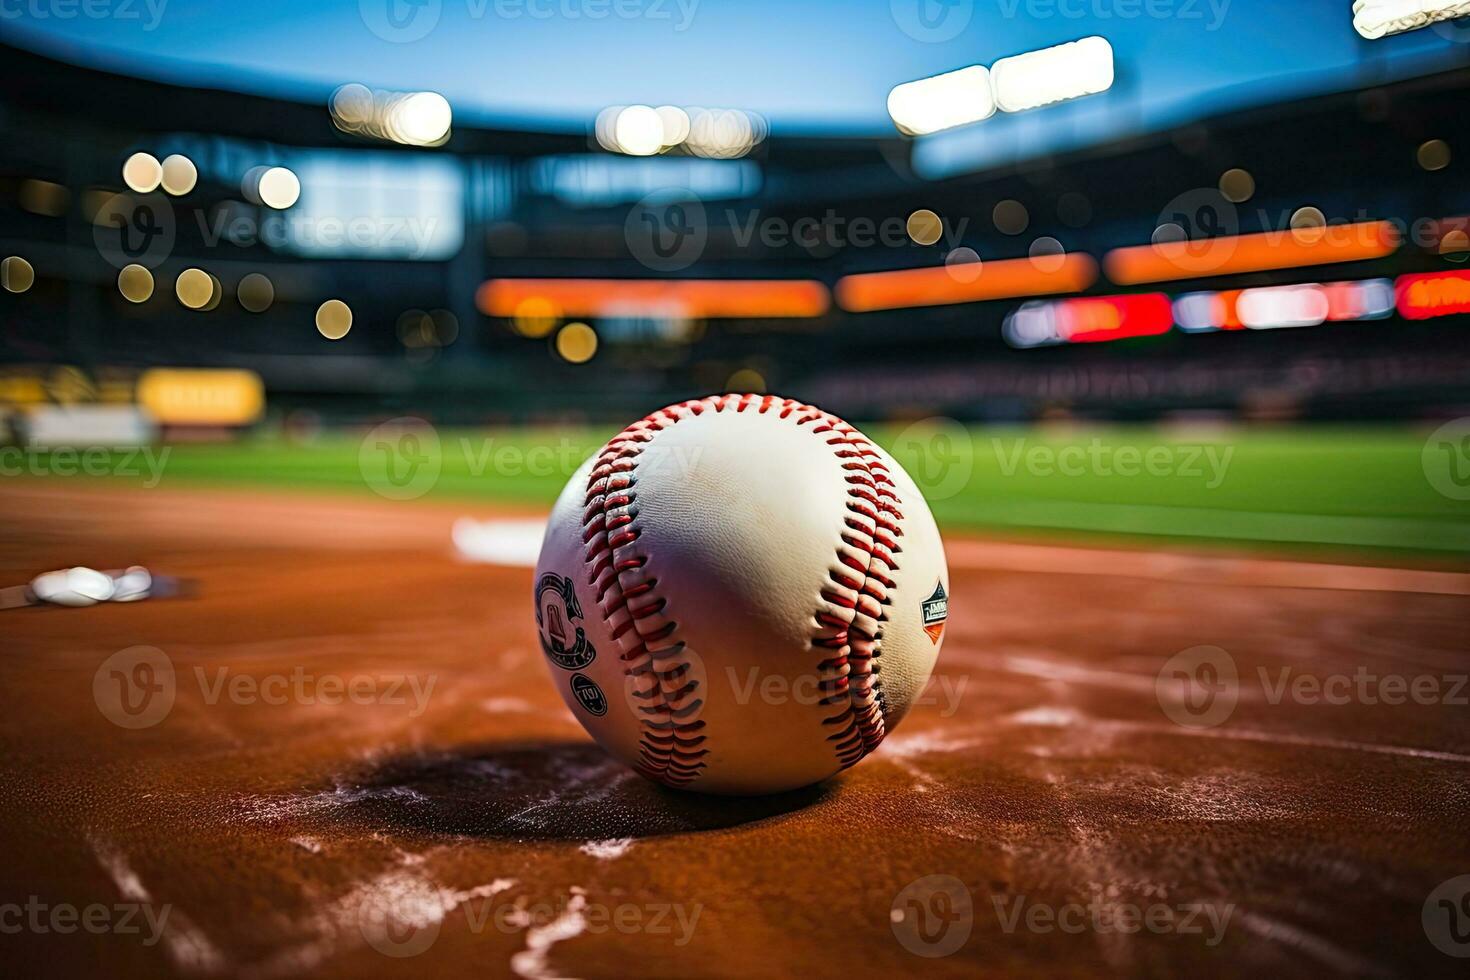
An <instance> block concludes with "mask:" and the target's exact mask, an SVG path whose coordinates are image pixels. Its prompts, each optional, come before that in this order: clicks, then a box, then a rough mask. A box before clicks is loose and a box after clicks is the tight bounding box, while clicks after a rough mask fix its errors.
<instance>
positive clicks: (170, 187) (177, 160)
mask: <svg viewBox="0 0 1470 980" xmlns="http://www.w3.org/2000/svg"><path fill="white" fill-rule="evenodd" d="M162 180H163V189H164V190H165V191H166V192H168V193H169V194H172V195H174V196H175V197H179V196H180V195H183V194H187V193H189V192H190V191H192V190H193V189H194V185H195V184H197V183H198V182H199V169H198V168H197V167H195V166H194V161H193V160H190V159H189V158H188V157H186V156H184V155H183V154H182V153H175V154H172V155H171V156H166V157H164V158H163V172H162Z"/></svg>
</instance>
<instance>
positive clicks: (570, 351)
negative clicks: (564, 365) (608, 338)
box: [556, 323, 597, 364]
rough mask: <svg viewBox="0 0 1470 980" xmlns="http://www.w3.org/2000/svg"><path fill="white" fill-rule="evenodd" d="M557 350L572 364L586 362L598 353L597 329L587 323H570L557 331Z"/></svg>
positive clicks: (563, 358)
mask: <svg viewBox="0 0 1470 980" xmlns="http://www.w3.org/2000/svg"><path fill="white" fill-rule="evenodd" d="M556 352H557V354H559V355H561V358H562V360H564V361H568V362H570V363H572V364H586V363H587V362H588V361H590V360H592V356H593V355H594V354H596V353H597V331H595V330H593V329H592V328H591V327H589V326H588V325H587V324H585V323H568V324H567V325H566V326H564V327H562V328H561V330H559V331H558V332H557V335H556Z"/></svg>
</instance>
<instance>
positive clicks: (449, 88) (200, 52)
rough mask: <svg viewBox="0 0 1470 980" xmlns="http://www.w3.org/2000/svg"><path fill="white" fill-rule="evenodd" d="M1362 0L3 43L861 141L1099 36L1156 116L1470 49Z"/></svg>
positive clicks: (251, 16)
mask: <svg viewBox="0 0 1470 980" xmlns="http://www.w3.org/2000/svg"><path fill="white" fill-rule="evenodd" d="M1351 8H1352V3H1351V0H845V2H844V0H805V2H802V0H784V2H774V0H248V2H245V0H234V2H221V0H0V37H4V38H6V39H8V40H11V41H13V42H15V43H19V44H22V45H25V46H27V47H31V48H35V49H38V50H42V51H45V52H48V53H50V54H53V55H56V56H58V57H62V58H64V59H66V60H70V61H76V62H81V63H86V64H93V65H98V66H101V67H106V68H111V69H114V70H122V71H127V72H130V73H136V74H142V75H147V76H153V77H160V78H166V79H169V80H173V81H182V82H186V83H196V84H205V85H213V86H221V87H226V88H234V89H242V90H246V91H263V92H267V93H271V94H279V95H286V96H289V97H295V98H300V99H302V100H307V101H316V100H320V99H324V98H325V95H326V93H327V92H329V91H330V90H331V89H332V88H334V87H335V86H337V85H339V84H341V83H343V82H349V81H359V82H364V83H366V84H368V85H372V86H380V87H385V88H402V89H419V88H423V89H433V90H436V91H439V92H442V93H444V94H445V95H446V96H447V97H448V98H449V100H450V102H451V103H452V104H453V105H454V107H455V110H456V114H457V117H458V118H460V119H462V120H471V119H472V120H476V121H481V122H487V123H495V122H501V123H508V124H513V125H526V124H531V125H535V126H537V127H538V128H547V129H581V128H583V127H584V126H585V125H586V124H587V123H588V122H589V121H590V120H591V118H592V117H593V116H594V115H595V114H596V112H597V110H598V109H599V108H601V107H603V106H606V105H609V104H618V103H631V102H647V103H653V104H658V103H664V102H672V103H676V104H682V105H709V106H735V107H740V108H747V109H754V110H756V111H758V112H761V113H763V114H765V115H766V116H767V117H768V118H769V119H770V120H771V122H772V127H773V129H774V130H776V131H778V132H780V131H786V132H791V131H797V130H809V129H821V130H826V131H837V132H845V133H853V134H875V133H885V134H886V133H891V132H892V130H891V126H890V124H889V122H888V119H887V115H886V113H885V110H884V100H885V97H886V95H887V92H888V89H889V88H891V87H892V86H893V85H894V84H896V83H898V82H901V81H905V80H908V79H912V78H917V77H920V76H923V75H928V74H933V73H936V72H940V71H946V70H950V69H953V68H959V67H963V66H965V65H969V64H976V63H982V64H988V63H990V62H993V61H994V60H996V59H997V58H1000V57H1004V56H1006V55H1010V54H1015V53H1018V52H1020V51H1025V50H1029V49H1032V48H1037V47H1044V46H1047V45H1050V44H1057V43H1061V42H1063V41H1069V40H1074V39H1076V38H1078V37H1083V36H1086V35H1089V34H1102V35H1103V36H1105V37H1107V38H1108V39H1109V40H1110V41H1111V42H1112V43H1113V46H1114V49H1115V50H1116V52H1117V57H1118V71H1119V88H1120V89H1123V90H1124V91H1125V93H1126V99H1127V100H1128V105H1129V106H1130V107H1141V108H1142V109H1143V110H1144V111H1148V110H1149V109H1151V108H1152V107H1155V106H1165V105H1167V106H1170V107H1173V108H1174V109H1177V108H1178V107H1179V106H1181V105H1188V106H1191V107H1197V108H1198V109H1199V110H1204V109H1207V108H1209V107H1211V106H1220V105H1228V104H1229V99H1228V96H1227V95H1226V93H1229V92H1230V91H1232V90H1237V91H1238V90H1241V87H1242V86H1243V87H1245V88H1247V89H1249V88H1252V87H1254V88H1255V89H1256V90H1258V91H1268V92H1270V93H1272V94H1273V95H1274V94H1275V93H1277V92H1290V91H1292V89H1293V86H1294V85H1297V84H1302V85H1311V86H1313V87H1318V88H1320V87H1322V86H1323V85H1324V84H1328V85H1332V84H1333V83H1334V82H1335V81H1336V79H1338V78H1341V79H1342V80H1343V84H1342V85H1341V86H1337V87H1342V88H1347V87H1350V86H1351V85H1352V84H1353V80H1354V79H1355V78H1356V77H1358V73H1361V72H1369V71H1374V70H1377V68H1379V67H1382V65H1383V64H1384V63H1387V62H1395V63H1396V64H1400V65H1402V64H1407V63H1411V62H1413V59H1414V58H1415V57H1418V56H1426V57H1428V58H1431V59H1436V58H1439V59H1452V58H1459V59H1464V58H1466V56H1467V55H1466V52H1467V51H1470V44H1464V43H1456V42H1455V41H1453V40H1451V39H1448V38H1446V37H1445V36H1442V35H1440V34H1436V33H1435V32H1432V31H1420V32H1417V33H1416V34H1414V35H1408V36H1403V37H1398V38H1390V39H1387V40H1384V41H1379V42H1366V41H1362V40H1361V39H1359V38H1358V36H1357V35H1356V34H1355V33H1354V31H1353V29H1352V24H1351V21H1352V12H1351ZM921 13H922V14H924V15H926V17H925V18H921V17H920V14H921ZM1446 33H1450V32H1446ZM1463 33H1465V34H1467V35H1470V30H1467V31H1465V32H1463ZM419 35H422V36H419ZM1467 40H1470V38H1467ZM1266 82H1271V83H1275V82H1279V87H1277V86H1276V85H1275V84H1272V85H1263V84H1262V83H1266ZM1257 98H1259V97H1257Z"/></svg>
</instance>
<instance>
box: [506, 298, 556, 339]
mask: <svg viewBox="0 0 1470 980" xmlns="http://www.w3.org/2000/svg"><path fill="white" fill-rule="evenodd" d="M560 319H561V308H560V307H558V306H557V305H556V304H555V303H553V302H552V301H551V300H549V299H547V298H546V297H544V296H527V297H526V298H525V299H523V300H521V301H520V302H519V303H517V304H516V307H515V312H514V313H513V314H512V316H511V324H512V325H513V326H514V327H515V330H516V333H518V334H520V335H521V336H522V337H545V336H546V335H548V334H549V333H551V331H552V330H554V329H556V322H557V321H558V320H560Z"/></svg>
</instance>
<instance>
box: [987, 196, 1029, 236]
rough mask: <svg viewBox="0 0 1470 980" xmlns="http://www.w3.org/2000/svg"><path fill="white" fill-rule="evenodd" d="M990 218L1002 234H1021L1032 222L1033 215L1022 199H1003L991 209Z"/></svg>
mask: <svg viewBox="0 0 1470 980" xmlns="http://www.w3.org/2000/svg"><path fill="white" fill-rule="evenodd" d="M990 218H991V220H992V221H994V222H995V230H996V231H998V232H1000V233H1001V234H1002V235H1019V234H1021V233H1022V232H1023V231H1025V230H1026V228H1027V227H1028V226H1029V225H1030V224H1031V215H1030V214H1029V213H1028V212H1027V211H1026V205H1024V204H1022V203H1021V202H1020V201H1012V200H1005V201H1001V202H1000V203H999V204H997V205H996V206H995V209H994V210H993V211H991V213H990Z"/></svg>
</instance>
